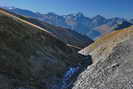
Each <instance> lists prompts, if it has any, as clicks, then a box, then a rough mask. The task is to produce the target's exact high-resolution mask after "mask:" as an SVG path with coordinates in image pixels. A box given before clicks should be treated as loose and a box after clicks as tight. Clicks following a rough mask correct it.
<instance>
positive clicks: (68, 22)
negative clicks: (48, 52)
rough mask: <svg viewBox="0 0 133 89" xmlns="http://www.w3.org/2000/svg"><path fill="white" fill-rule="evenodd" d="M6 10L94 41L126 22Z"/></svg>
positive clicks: (82, 16) (102, 18)
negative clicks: (85, 36)
mask: <svg viewBox="0 0 133 89" xmlns="http://www.w3.org/2000/svg"><path fill="white" fill-rule="evenodd" d="M5 8H6V9H7V10H9V11H11V12H15V13H17V14H20V15H24V16H28V17H33V18H36V19H38V20H41V21H44V22H47V23H49V24H53V25H55V26H61V27H64V28H69V29H71V30H73V31H76V32H78V33H80V34H82V35H87V36H88V37H90V38H92V39H94V40H95V39H96V38H98V37H100V36H102V35H104V34H105V33H109V32H112V30H113V27H114V26H115V25H116V24H119V23H121V22H123V21H126V20H125V19H123V18H118V17H114V18H110V19H107V18H105V17H103V16H101V15H97V16H95V17H93V18H89V17H86V16H85V15H84V14H83V13H81V12H79V13H77V14H68V15H63V16H61V15H57V14H55V13H47V14H41V13H37V12H32V11H30V10H24V9H19V8H9V7H5ZM102 26H106V27H108V28H109V29H106V30H103V27H102ZM101 27H102V28H101ZM104 29H105V28H104ZM104 31H105V32H104Z"/></svg>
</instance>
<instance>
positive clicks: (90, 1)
mask: <svg viewBox="0 0 133 89" xmlns="http://www.w3.org/2000/svg"><path fill="white" fill-rule="evenodd" d="M0 5H2V6H3V5H4V6H14V7H18V8H24V9H30V10H33V11H38V12H41V13H47V12H55V13H57V14H61V15H62V14H68V13H76V12H83V13H84V14H85V15H86V16H89V17H92V16H95V15H97V14H100V15H103V16H106V17H116V16H117V17H124V18H133V0H0Z"/></svg>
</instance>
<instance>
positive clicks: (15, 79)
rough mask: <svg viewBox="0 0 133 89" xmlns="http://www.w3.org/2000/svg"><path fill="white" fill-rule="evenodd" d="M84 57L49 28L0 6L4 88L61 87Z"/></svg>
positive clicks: (0, 82) (1, 84) (1, 83)
mask: <svg viewBox="0 0 133 89" xmlns="http://www.w3.org/2000/svg"><path fill="white" fill-rule="evenodd" d="M82 59H83V57H82V56H81V55H78V54H77V53H76V52H74V51H73V50H72V49H71V48H70V47H68V46H66V45H65V44H64V43H63V42H61V41H60V40H58V39H56V38H55V37H54V36H52V35H51V34H50V33H49V32H47V30H45V29H43V28H41V27H38V26H36V25H34V24H32V23H30V22H27V21H25V20H23V19H21V18H18V17H16V16H14V15H12V14H10V13H8V12H6V11H4V10H3V9H0V89H23V88H24V89H58V86H56V84H58V82H60V79H61V78H63V75H64V72H65V71H66V70H67V69H69V67H71V66H74V65H76V64H77V63H80V62H81V61H82Z"/></svg>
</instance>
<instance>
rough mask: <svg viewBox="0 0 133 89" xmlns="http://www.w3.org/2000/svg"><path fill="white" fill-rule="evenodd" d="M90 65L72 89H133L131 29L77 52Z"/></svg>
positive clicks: (132, 38) (101, 39) (132, 39)
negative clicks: (86, 59) (89, 62)
mask: <svg viewBox="0 0 133 89" xmlns="http://www.w3.org/2000/svg"><path fill="white" fill-rule="evenodd" d="M80 53H82V54H84V55H89V54H90V55H91V56H92V60H93V64H92V65H91V66H88V68H87V69H86V70H85V71H84V72H82V73H81V74H80V76H79V77H78V78H77V81H76V82H75V85H74V87H73V89H132V88H133V86H132V85H133V79H132V78H133V26H130V27H128V28H125V29H123V30H118V31H115V32H113V33H111V34H107V35H105V36H103V37H101V38H99V39H98V40H96V42H95V43H93V44H92V45H90V46H89V47H87V48H85V49H83V50H81V51H80Z"/></svg>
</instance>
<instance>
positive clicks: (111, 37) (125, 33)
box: [80, 26, 133, 55]
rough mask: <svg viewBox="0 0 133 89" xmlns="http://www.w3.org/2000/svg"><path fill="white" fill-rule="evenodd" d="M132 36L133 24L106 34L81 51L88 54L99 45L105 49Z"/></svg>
mask: <svg viewBox="0 0 133 89" xmlns="http://www.w3.org/2000/svg"><path fill="white" fill-rule="evenodd" d="M130 36H133V26H130V27H128V28H125V29H123V30H119V31H115V32H112V33H111V34H105V35H104V36H103V37H101V38H99V39H97V40H96V41H95V42H94V43H92V44H91V45H90V46H88V47H86V48H84V49H83V50H81V51H80V53H83V54H84V53H85V54H86V55H88V54H89V53H91V52H92V51H94V50H95V49H98V48H99V47H100V48H101V49H104V48H105V47H107V46H113V45H115V44H117V43H119V42H121V41H123V40H125V39H128V38H129V37H130ZM99 51H100V50H99Z"/></svg>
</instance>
